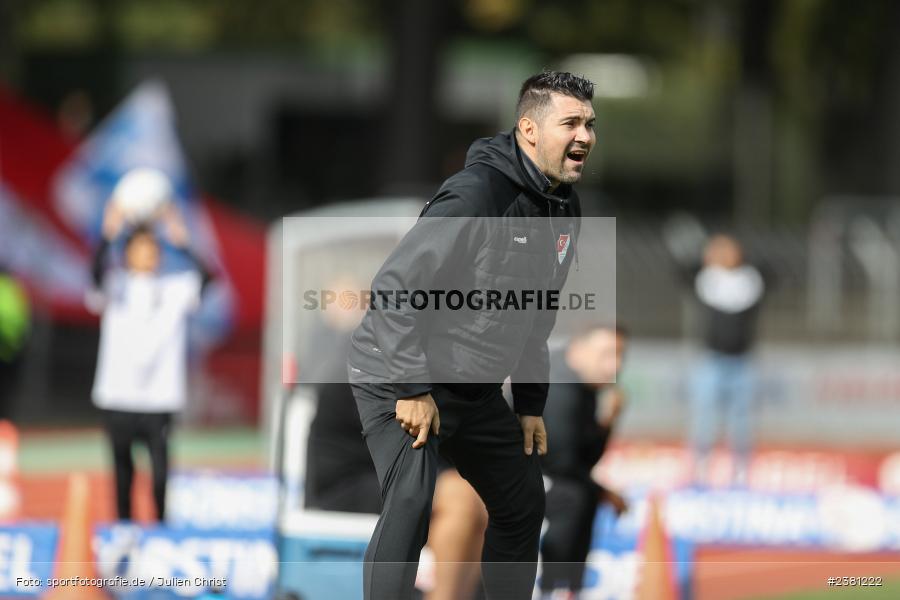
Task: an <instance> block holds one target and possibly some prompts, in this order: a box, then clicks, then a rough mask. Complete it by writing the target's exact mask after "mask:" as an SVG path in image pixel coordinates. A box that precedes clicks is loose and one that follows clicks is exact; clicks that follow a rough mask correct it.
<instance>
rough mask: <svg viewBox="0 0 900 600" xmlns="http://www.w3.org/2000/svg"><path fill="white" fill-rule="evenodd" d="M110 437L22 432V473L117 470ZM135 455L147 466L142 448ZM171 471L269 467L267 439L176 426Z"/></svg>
mask: <svg viewBox="0 0 900 600" xmlns="http://www.w3.org/2000/svg"><path fill="white" fill-rule="evenodd" d="M107 444H108V442H107V440H106V437H105V435H104V433H103V431H101V430H100V429H79V430H40V431H28V430H26V431H23V432H22V433H21V434H20V440H19V460H18V466H19V472H20V473H22V474H25V475H38V474H51V473H68V472H71V471H97V470H107V469H111V468H112V457H111V456H110V453H109V452H110V450H109V447H108V445H107ZM136 448H139V449H138V450H136V451H135V460H136V461H137V463H138V466H139V467H140V468H146V465H147V454H146V450H145V449H144V448H143V446H140V445H136ZM171 461H172V468H173V469H175V470H178V469H184V468H203V467H209V468H217V469H223V470H231V469H236V470H244V471H247V470H257V469H262V468H263V467H264V466H265V464H266V461H265V441H264V440H263V438H262V436H261V435H260V433H259V431H258V430H257V429H256V428H249V427H247V428H222V429H184V428H177V427H176V428H175V430H174V433H173V435H172V446H171Z"/></svg>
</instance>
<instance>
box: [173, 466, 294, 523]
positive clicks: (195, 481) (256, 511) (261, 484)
mask: <svg viewBox="0 0 900 600" xmlns="http://www.w3.org/2000/svg"><path fill="white" fill-rule="evenodd" d="M277 515H278V480H277V479H275V477H272V476H270V475H224V474H222V473H204V472H198V473H190V472H181V473H176V474H175V475H174V476H172V477H170V478H169V484H168V490H167V492H166V522H167V523H168V524H169V525H170V526H171V527H174V528H182V527H188V528H192V529H215V530H222V529H228V530H235V531H259V532H263V531H267V532H272V531H274V529H275V521H276V519H277Z"/></svg>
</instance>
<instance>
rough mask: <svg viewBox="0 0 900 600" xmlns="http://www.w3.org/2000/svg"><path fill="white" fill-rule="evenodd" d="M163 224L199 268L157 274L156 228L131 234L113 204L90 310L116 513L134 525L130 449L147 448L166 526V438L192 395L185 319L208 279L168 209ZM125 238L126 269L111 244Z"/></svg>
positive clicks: (96, 391) (97, 399)
mask: <svg viewBox="0 0 900 600" xmlns="http://www.w3.org/2000/svg"><path fill="white" fill-rule="evenodd" d="M160 212H161V216H160V217H158V219H159V222H160V223H159V224H161V225H162V229H163V230H164V231H165V233H166V237H167V238H168V242H169V244H171V246H172V247H174V248H175V249H176V251H178V252H180V253H181V254H183V255H184V256H185V257H187V258H188V259H189V260H190V262H191V263H192V264H193V266H194V268H193V269H191V270H188V271H183V272H178V273H162V272H160V266H161V265H160V263H161V247H160V240H159V239H158V237H157V234H156V232H155V230H154V227H153V225H154V222H140V223H138V224H136V225H133V226H131V227H130V229H129V230H128V231H127V233H126V223H127V221H126V215H125V214H124V212H123V210H122V209H121V207H120V205H119V203H117V202H115V201H110V202H109V203H108V204H107V207H106V211H105V214H104V218H103V227H102V240H101V242H100V245H99V247H98V248H97V250H96V253H95V255H94V260H93V265H92V277H93V283H94V291H93V293H92V294H91V295H90V296H89V302H88V305H89V307H90V308H92V309H93V310H95V311H96V312H100V313H102V318H101V323H100V349H99V354H98V358H97V372H96V375H95V378H94V388H93V401H94V404H95V405H96V406H97V407H98V408H99V409H101V411H102V412H103V421H104V425H105V429H106V433H107V436H108V438H109V441H110V445H111V447H112V454H113V460H114V464H115V483H116V508H117V510H118V515H119V518H120V519H122V520H131V518H132V512H131V486H132V479H133V475H134V461H133V458H132V445H133V444H134V443H135V442H138V441H140V442H143V443H145V444H146V445H147V449H148V451H149V454H150V460H151V464H152V471H153V499H154V502H155V505H156V514H157V518H158V519H159V520H160V521H163V520H164V519H165V498H166V482H167V480H168V471H169V435H170V432H171V425H172V418H173V415H175V414H176V413H178V412H180V411H181V410H182V409H184V407H185V402H186V399H187V398H186V396H187V326H188V317H189V316H190V314H191V313H192V312H193V311H194V310H195V309H196V308H198V307H199V304H200V298H201V294H202V293H203V290H204V289H205V287H206V285H207V283H208V282H209V281H210V279H211V277H210V274H209V271H208V270H207V269H206V268H205V267H204V266H203V265H202V263H201V262H200V261H199V260H198V259H197V258H196V257H195V256H194V255H193V253H192V252H191V251H190V249H189V237H188V230H187V228H186V226H185V224H184V222H183V220H182V218H181V216H180V214H179V213H178V211H177V209H176V208H175V206H174V204H172V203H171V202H169V203H167V204H166V205H165V206H164V207H163V208H162V209H161V210H160ZM123 234H124V235H125V236H126V239H125V242H124V268H121V267H110V266H108V265H107V259H108V255H109V254H110V249H111V248H112V246H113V243H114V242H115V241H116V240H117V239H118V238H119V237H120V236H121V235H123Z"/></svg>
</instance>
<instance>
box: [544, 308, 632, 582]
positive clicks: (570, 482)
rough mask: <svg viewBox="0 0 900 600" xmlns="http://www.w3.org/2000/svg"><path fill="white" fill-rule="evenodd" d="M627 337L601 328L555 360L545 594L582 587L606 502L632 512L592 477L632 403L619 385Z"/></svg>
mask: <svg viewBox="0 0 900 600" xmlns="http://www.w3.org/2000/svg"><path fill="white" fill-rule="evenodd" d="M626 342H627V333H626V331H625V329H624V328H623V327H622V326H619V325H616V326H607V325H598V326H594V327H591V328H589V329H586V330H584V331H582V332H580V333H579V334H577V335H576V336H574V337H573V338H572V339H571V340H570V341H569V343H568V344H567V345H566V347H565V348H564V349H563V350H562V351H561V352H559V353H557V354H555V355H554V356H553V360H552V369H553V370H552V376H551V381H552V382H553V383H551V384H550V391H549V394H548V397H547V406H546V407H545V408H544V422H545V423H546V426H547V434H548V436H549V438H550V439H551V440H553V444H552V446H551V447H550V452H548V453H547V455H546V456H545V457H544V458H543V461H542V467H543V470H544V475H545V476H546V477H547V480H548V481H547V484H548V490H547V521H548V523H549V525H548V528H547V532H546V534H545V535H544V539H543V542H542V545H541V557H542V558H543V561H544V562H543V573H542V575H541V590H542V592H543V593H544V594H545V596H546V597H549V595H550V594H551V593H552V592H553V591H554V590H557V589H564V590H567V591H568V592H569V594H570V595H571V596H575V595H577V594H578V592H579V591H580V590H581V586H582V580H583V579H584V563H585V560H586V559H587V555H588V552H589V550H590V544H591V535H592V533H593V523H594V515H595V514H596V512H597V505H598V504H599V503H601V502H608V503H610V504H611V505H612V506H613V508H614V509H615V511H616V513H617V514H621V513H622V512H624V511H625V510H627V508H628V504H627V503H626V501H625V499H624V498H622V496H621V495H620V494H619V493H618V492H616V491H614V490H611V489H608V488H606V487H604V486H602V485H600V484H598V483H597V482H596V481H594V479H593V477H592V476H591V471H592V470H593V468H594V466H595V465H596V464H597V462H598V461H599V460H600V457H602V456H603V453H604V451H605V450H606V446H607V444H608V443H609V439H610V437H611V436H612V433H613V431H614V428H615V425H616V423H617V422H618V419H619V416H620V415H621V413H622V410H623V408H624V404H625V395H624V392H623V391H622V390H621V388H619V387H618V386H617V385H616V384H615V379H616V376H617V375H618V373H619V371H620V369H621V368H622V360H623V358H624V355H625V346H626Z"/></svg>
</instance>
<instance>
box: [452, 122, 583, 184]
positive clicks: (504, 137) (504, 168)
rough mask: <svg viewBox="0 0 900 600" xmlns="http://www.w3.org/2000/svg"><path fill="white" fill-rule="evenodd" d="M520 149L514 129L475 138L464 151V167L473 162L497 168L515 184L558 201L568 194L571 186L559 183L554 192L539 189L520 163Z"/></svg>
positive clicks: (521, 158)
mask: <svg viewBox="0 0 900 600" xmlns="http://www.w3.org/2000/svg"><path fill="white" fill-rule="evenodd" d="M521 153H522V151H521V150H520V149H519V145H518V143H516V134H515V129H512V130H510V131H503V132H500V133H498V134H497V135H495V136H494V137H492V138H480V139H477V140H475V141H474V142H473V143H472V145H471V146H469V151H468V152H467V153H466V167H470V166H472V165H475V164H482V165H487V166H489V167H493V168H494V169H497V170H498V171H500V172H501V173H503V174H504V175H506V177H508V178H509V179H510V180H511V181H512V182H513V183H515V184H516V185H517V186H519V187H521V188H524V189H527V190H528V191H530V192H532V193H534V194H537V195H538V196H541V197H544V198H548V199H552V200H556V201H559V200H561V199H566V198H568V196H569V192H570V190H571V186H570V185H568V184H560V185H559V186H558V187H557V188H556V193H555V194H547V193H544V192H543V191H541V190H539V189H538V188H537V186H536V185H535V184H534V181H532V178H531V177H530V176H529V175H528V173H527V172H526V171H525V165H523V164H522V160H523V157H522V156H521Z"/></svg>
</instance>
